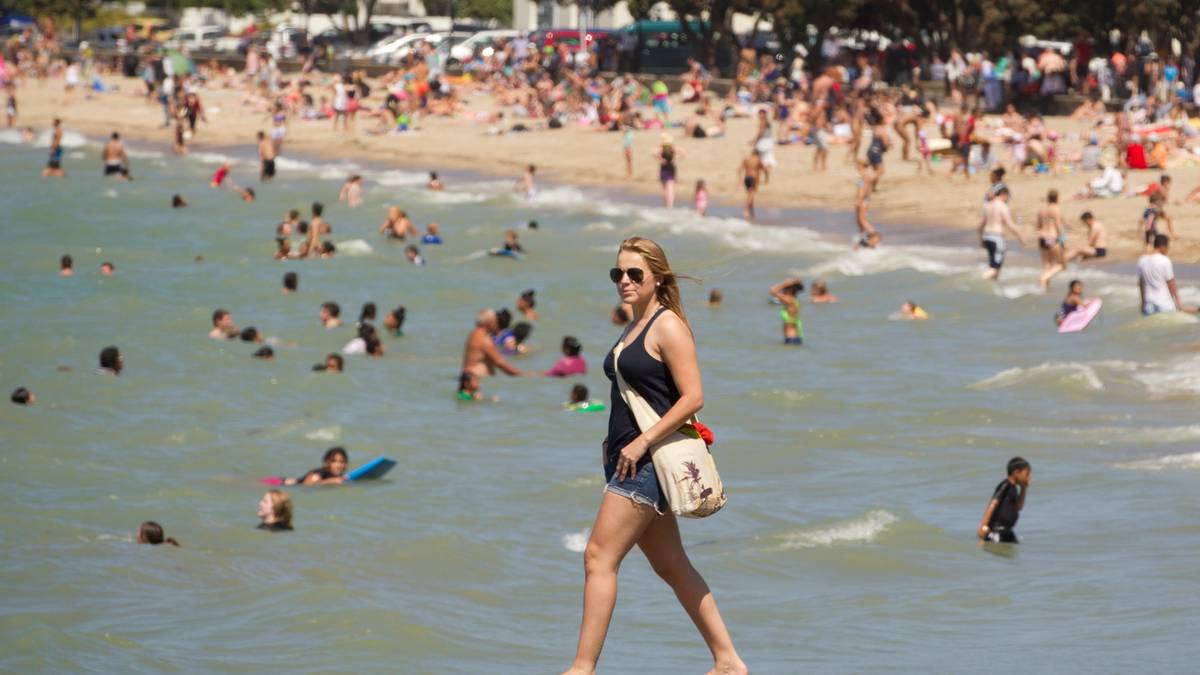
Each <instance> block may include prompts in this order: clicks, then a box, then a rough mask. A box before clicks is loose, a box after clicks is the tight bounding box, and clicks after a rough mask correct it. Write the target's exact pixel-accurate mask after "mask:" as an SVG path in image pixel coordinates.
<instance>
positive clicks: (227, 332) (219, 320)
mask: <svg viewBox="0 0 1200 675" xmlns="http://www.w3.org/2000/svg"><path fill="white" fill-rule="evenodd" d="M212 325H213V328H212V330H210V331H208V337H210V338H212V339H214V340H232V339H234V338H236V337H237V336H238V333H239V332H240V331H238V328H237V326H235V325H233V315H232V314H230V313H229V311H228V310H224V309H218V310H215V311H213V313H212Z"/></svg>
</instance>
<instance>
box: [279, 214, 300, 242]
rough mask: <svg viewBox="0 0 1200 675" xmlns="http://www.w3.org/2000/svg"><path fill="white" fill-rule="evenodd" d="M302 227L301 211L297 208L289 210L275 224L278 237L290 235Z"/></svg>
mask: <svg viewBox="0 0 1200 675" xmlns="http://www.w3.org/2000/svg"><path fill="white" fill-rule="evenodd" d="M299 229H300V212H299V211H297V210H296V209H292V210H291V211H288V213H287V215H286V216H284V218H283V220H281V221H279V224H278V225H276V226H275V236H276V237H290V236H292V234H293V233H294V232H296V231H297V230H299Z"/></svg>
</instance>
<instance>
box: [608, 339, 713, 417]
mask: <svg viewBox="0 0 1200 675" xmlns="http://www.w3.org/2000/svg"><path fill="white" fill-rule="evenodd" d="M624 349H625V344H624V343H622V342H618V343H617V346H616V347H613V371H614V372H616V374H617V390H618V391H620V392H621V398H622V399H623V400H624V401H625V405H626V406H627V407H628V408H629V411H630V412H632V413H633V418H634V420H636V421H637V425H638V429H640V430H641V432H642V433H646V431H647V430H648V429H649V428H650V427H652V426H654V425H655V424H658V422H659V420H661V419H662V416H661V415H659V414H658V411H656V410H655V409H654V407H653V406H651V405H650V402H649V401H647V400H646V399H645V398H644V397H642V395H641V394H639V393H638V391H637V390H636V389H634V388H633V387H631V386H629V383H628V382H626V381H625V378H624V377H622V375H621V368H620V362H621V351H622V350H624ZM688 421H689V422H697V421H699V419H698V418H697V417H696V416H695V415H692V416H691V417H690V418H689V419H688Z"/></svg>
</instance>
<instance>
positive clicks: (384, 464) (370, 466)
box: [346, 457, 396, 482]
mask: <svg viewBox="0 0 1200 675" xmlns="http://www.w3.org/2000/svg"><path fill="white" fill-rule="evenodd" d="M394 466H396V461H395V460H392V459H388V458H387V457H376V458H375V459H373V460H371V461H369V462H367V463H366V464H363V465H362V466H360V467H358V468H357V469H355V470H353V471H351V472H350V473H348V474H346V481H347V482H349V481H355V480H373V479H376V478H383V476H384V474H386V473H387V472H389V471H391V470H392V467H394Z"/></svg>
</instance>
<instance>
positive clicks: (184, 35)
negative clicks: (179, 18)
mask: <svg viewBox="0 0 1200 675" xmlns="http://www.w3.org/2000/svg"><path fill="white" fill-rule="evenodd" d="M224 36H225V29H223V28H221V27H220V26H193V27H189V28H179V29H176V30H175V34H174V35H172V36H171V39H170V40H167V41H166V42H165V43H164V44H165V45H166V46H168V47H172V48H175V49H181V48H187V49H189V50H192V51H196V50H211V49H213V48H214V47H216V45H217V40H218V39H220V38H222V37H224Z"/></svg>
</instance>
